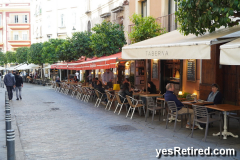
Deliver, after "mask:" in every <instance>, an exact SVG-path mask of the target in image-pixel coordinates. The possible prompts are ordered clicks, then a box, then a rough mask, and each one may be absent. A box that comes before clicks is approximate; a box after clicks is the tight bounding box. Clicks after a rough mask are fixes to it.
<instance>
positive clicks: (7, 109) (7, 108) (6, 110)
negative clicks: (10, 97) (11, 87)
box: [5, 105, 10, 113]
mask: <svg viewBox="0 0 240 160" xmlns="http://www.w3.org/2000/svg"><path fill="white" fill-rule="evenodd" d="M5 112H6V113H10V106H9V105H6V107H5Z"/></svg>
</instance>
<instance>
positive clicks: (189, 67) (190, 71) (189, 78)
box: [187, 59, 196, 82]
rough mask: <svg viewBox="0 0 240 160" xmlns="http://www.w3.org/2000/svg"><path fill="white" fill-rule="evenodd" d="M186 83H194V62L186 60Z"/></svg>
mask: <svg viewBox="0 0 240 160" xmlns="http://www.w3.org/2000/svg"><path fill="white" fill-rule="evenodd" d="M187 81H194V82H195V81H196V60H195V59H194V60H187Z"/></svg>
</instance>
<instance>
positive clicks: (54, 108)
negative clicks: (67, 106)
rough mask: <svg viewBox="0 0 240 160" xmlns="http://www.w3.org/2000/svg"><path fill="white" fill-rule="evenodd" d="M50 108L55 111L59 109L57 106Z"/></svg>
mask: <svg viewBox="0 0 240 160" xmlns="http://www.w3.org/2000/svg"><path fill="white" fill-rule="evenodd" d="M51 110H53V111H56V110H59V108H51Z"/></svg>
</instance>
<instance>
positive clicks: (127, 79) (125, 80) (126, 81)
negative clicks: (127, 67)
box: [123, 78, 131, 88]
mask: <svg viewBox="0 0 240 160" xmlns="http://www.w3.org/2000/svg"><path fill="white" fill-rule="evenodd" d="M124 83H128V84H129V88H131V83H130V81H129V78H125V79H124V81H123V84H124Z"/></svg>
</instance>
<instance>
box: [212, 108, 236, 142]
mask: <svg viewBox="0 0 240 160" xmlns="http://www.w3.org/2000/svg"><path fill="white" fill-rule="evenodd" d="M219 135H220V132H218V133H216V134H214V133H213V136H219ZM222 135H223V139H227V136H232V137H234V138H238V135H234V134H232V133H231V132H228V131H227V112H226V111H224V124H223V132H222Z"/></svg>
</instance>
